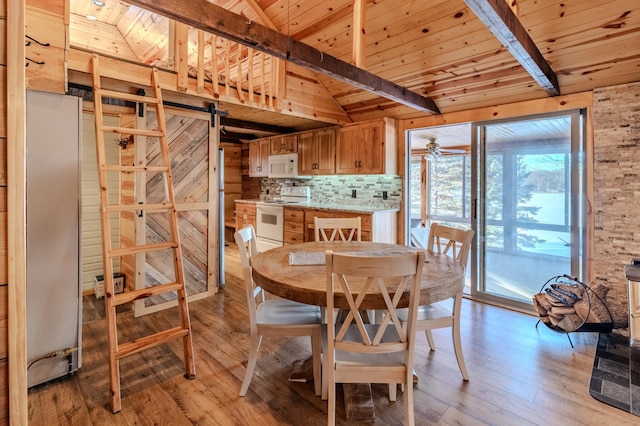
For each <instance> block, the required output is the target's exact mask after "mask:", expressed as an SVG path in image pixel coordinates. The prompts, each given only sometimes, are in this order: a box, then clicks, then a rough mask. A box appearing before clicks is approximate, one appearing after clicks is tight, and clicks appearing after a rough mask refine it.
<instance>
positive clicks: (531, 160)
mask: <svg viewBox="0 0 640 426" xmlns="http://www.w3.org/2000/svg"><path fill="white" fill-rule="evenodd" d="M583 122H584V120H583V117H582V114H581V113H580V112H579V111H576V112H566V113H562V114H556V115H540V116H535V117H524V118H519V119H517V120H509V121H491V122H479V123H467V124H461V125H454V126H442V127H434V128H426V129H414V130H411V131H409V133H408V140H409V146H410V149H411V156H410V158H411V161H410V162H409V165H408V177H409V178H408V179H407V182H408V190H407V193H408V194H410V195H409V197H410V199H409V203H408V206H409V207H408V212H410V214H408V215H407V226H408V228H409V229H410V234H411V235H410V237H411V240H412V241H415V240H416V238H413V237H414V236H415V235H420V234H422V235H423V236H424V235H426V234H427V233H428V228H429V226H430V225H431V223H433V222H438V223H442V224H445V225H448V226H453V227H459V228H465V229H468V228H471V229H474V230H475V231H476V237H475V239H474V242H473V245H472V252H471V256H470V261H469V264H468V265H467V286H466V288H465V292H466V293H468V294H470V295H472V296H473V297H474V298H477V299H481V300H485V301H488V302H491V303H495V304H499V305H504V306H509V307H512V308H516V309H520V310H525V311H532V310H533V308H532V305H531V296H532V295H533V294H535V293H537V292H538V291H539V290H540V287H541V286H542V284H544V282H545V281H546V280H547V279H548V278H549V277H552V276H555V275H562V274H570V275H573V276H575V277H578V278H579V279H582V277H584V276H586V273H585V268H586V267H585V264H586V259H585V256H584V253H586V249H585V245H586V240H585V238H584V232H585V200H586V197H585V195H584V191H585V185H584V174H585V168H584V165H583V159H584V144H583V133H584V132H583V130H582V126H583ZM433 138H435V139H436V141H437V142H438V150H439V151H440V152H439V154H438V155H429V154H430V153H431V152H432V151H433V150H432V149H431V150H430V149H428V146H427V145H428V143H429V141H430V139H433ZM425 144H427V145H425ZM425 148H427V149H425ZM420 228H422V229H420Z"/></svg>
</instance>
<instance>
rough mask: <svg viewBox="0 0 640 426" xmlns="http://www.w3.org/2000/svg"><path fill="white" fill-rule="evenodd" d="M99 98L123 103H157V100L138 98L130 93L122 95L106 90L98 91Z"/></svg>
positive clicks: (121, 93)
mask: <svg viewBox="0 0 640 426" xmlns="http://www.w3.org/2000/svg"><path fill="white" fill-rule="evenodd" d="M100 96H104V97H107V98H114V99H123V100H125V101H131V102H144V103H148V104H157V103H158V99H157V98H151V97H148V96H140V95H133V94H131V93H124V92H116V91H113V90H106V89H100Z"/></svg>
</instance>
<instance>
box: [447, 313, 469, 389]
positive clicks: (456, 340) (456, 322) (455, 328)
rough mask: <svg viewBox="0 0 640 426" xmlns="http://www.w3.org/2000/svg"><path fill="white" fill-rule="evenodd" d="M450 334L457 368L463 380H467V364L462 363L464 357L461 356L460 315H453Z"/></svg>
mask: <svg viewBox="0 0 640 426" xmlns="http://www.w3.org/2000/svg"><path fill="white" fill-rule="evenodd" d="M451 335H452V338H453V349H454V351H455V353H456V361H458V368H460V373H462V378H463V379H464V380H469V372H468V371H467V365H466V364H465V363H464V357H463V356H462V340H461V339H460V316H459V315H454V317H453V324H452V326H451Z"/></svg>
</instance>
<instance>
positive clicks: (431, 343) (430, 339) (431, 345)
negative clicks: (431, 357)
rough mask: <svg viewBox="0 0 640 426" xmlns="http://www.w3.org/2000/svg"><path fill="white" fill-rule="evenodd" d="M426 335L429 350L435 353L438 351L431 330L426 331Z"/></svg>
mask: <svg viewBox="0 0 640 426" xmlns="http://www.w3.org/2000/svg"><path fill="white" fill-rule="evenodd" d="M424 334H425V336H427V343H429V348H430V349H431V350H432V351H435V350H436V342H434V340H433V334H431V330H429V329H426V330H425V331H424Z"/></svg>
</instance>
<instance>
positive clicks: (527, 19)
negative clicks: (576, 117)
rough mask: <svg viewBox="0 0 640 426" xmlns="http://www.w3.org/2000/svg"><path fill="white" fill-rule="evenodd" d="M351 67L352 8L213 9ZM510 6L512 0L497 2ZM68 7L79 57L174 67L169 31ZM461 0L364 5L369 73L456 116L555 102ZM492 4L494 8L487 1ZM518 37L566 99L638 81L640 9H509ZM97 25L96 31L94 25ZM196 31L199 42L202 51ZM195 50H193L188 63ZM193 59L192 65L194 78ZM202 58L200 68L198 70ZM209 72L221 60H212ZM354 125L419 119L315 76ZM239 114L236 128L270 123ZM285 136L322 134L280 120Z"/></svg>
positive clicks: (122, 12)
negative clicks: (525, 39)
mask: <svg viewBox="0 0 640 426" xmlns="http://www.w3.org/2000/svg"><path fill="white" fill-rule="evenodd" d="M209 1H210V2H211V3H215V4H216V5H218V6H221V7H223V8H225V9H227V10H229V11H231V12H234V13H236V14H240V15H242V16H244V17H245V18H246V19H247V20H249V21H253V22H258V23H260V24H263V25H265V26H267V27H272V28H274V29H276V30H277V31H279V32H280V33H281V34H284V35H288V36H291V37H292V38H294V39H295V40H298V41H301V42H303V43H305V44H307V45H310V46H312V47H314V48H316V49H319V50H321V51H322V52H324V53H326V54H328V55H331V56H333V57H335V58H337V59H340V60H342V61H344V62H347V63H351V61H352V53H353V51H354V37H353V27H354V16H353V15H354V13H353V10H354V0H324V1H310V0H306V1H305V0H209ZM498 1H503V0H498ZM104 2H105V3H106V4H105V5H104V6H96V5H95V4H94V3H92V1H91V0H70V5H71V20H70V22H71V31H70V34H71V45H72V46H76V47H80V48H84V49H89V50H94V51H98V52H101V53H105V54H110V55H114V56H117V57H121V58H124V59H129V60H133V61H137V62H143V63H146V64H153V63H156V62H157V61H162V60H166V59H167V57H168V50H169V49H168V46H167V45H168V34H169V21H168V19H167V18H165V17H164V16H161V15H159V14H157V13H152V12H149V11H145V10H142V9H140V8H139V7H137V6H134V5H130V4H127V3H125V2H121V1H118V0H104ZM467 3H469V1H467V2H465V1H463V0H413V1H400V0H368V1H365V4H366V6H365V12H364V15H363V16H364V31H363V36H364V37H363V39H362V44H361V46H362V48H361V49H358V50H357V51H360V52H361V53H362V64H361V67H362V68H363V69H364V70H366V71H368V72H369V73H372V74H375V75H376V76H379V77H381V78H382V79H385V80H387V81H390V82H392V83H395V84H397V85H399V86H402V87H404V88H406V89H408V90H410V91H412V92H415V93H417V94H420V95H422V96H426V97H430V98H431V99H433V101H435V104H436V105H437V107H438V109H439V110H440V111H441V112H452V111H460V110H467V109H473V108H478V107H484V106H490V105H498V104H504V103H509V102H516V101H523V100H530V99H539V98H545V97H548V96H549V94H548V93H547V91H545V89H543V88H542V87H541V86H540V84H539V83H538V82H536V80H534V78H533V77H532V76H531V75H530V74H529V72H528V71H527V70H526V69H525V68H524V67H523V66H522V65H521V64H520V63H519V62H518V61H517V60H516V59H515V57H514V55H513V54H512V53H511V52H510V51H509V50H508V49H507V48H506V47H505V46H503V45H502V43H501V42H500V41H498V39H497V38H496V36H494V34H493V33H492V32H491V31H490V29H489V28H488V27H487V25H485V24H484V23H483V22H482V21H481V20H480V19H479V18H478V17H477V16H476V14H475V13H474V12H473V11H472V10H471V9H470V8H469V7H468V6H467ZM488 3H491V1H490V0H489V1H488ZM509 6H511V9H512V10H513V12H514V14H515V16H516V17H517V21H519V24H518V25H521V26H522V29H523V32H524V33H526V34H528V36H529V37H530V38H531V40H532V42H533V45H534V47H537V49H538V50H539V51H540V53H541V54H542V57H543V59H544V60H546V63H547V64H548V65H549V66H550V69H551V70H552V72H553V73H555V75H556V76H557V81H558V86H559V90H560V92H561V94H570V93H576V92H581V91H588V90H592V89H594V88H597V87H603V86H610V85H615V84H620V83H626V82H632V81H638V80H640V2H639V1H629V0H613V1H601V0H565V1H562V2H560V1H550V0H509ZM88 14H92V15H94V16H95V17H96V18H97V21H89V20H87V19H86V18H85V16H86V15H88ZM196 39H197V35H196V32H195V30H193V34H192V33H191V32H190V40H196ZM191 52H192V49H191V48H190V53H191ZM195 55H196V52H195V48H194V49H193V54H192V55H190V65H191V66H193V67H196V66H197V64H196V63H195ZM191 56H193V58H194V59H191ZM208 60H209V61H210V60H211V55H210V54H209V57H208ZM311 75H312V76H313V77H314V78H316V79H317V80H318V81H319V82H320V83H321V85H322V86H323V87H324V88H326V91H327V92H328V94H329V95H330V96H331V97H332V98H333V99H334V100H335V102H337V104H339V106H340V107H341V108H342V109H343V110H344V112H345V113H346V114H347V115H348V116H349V117H350V118H351V119H352V120H354V121H359V120H364V119H370V118H376V117H380V116H390V117H395V118H413V117H418V116H422V115H424V114H428V113H425V112H424V111H418V110H416V109H414V108H411V107H409V106H406V105H403V104H401V103H399V102H397V101H394V100H389V99H387V98H385V97H381V96H380V95H379V94H378V93H374V92H372V91H367V90H363V89H362V88H359V87H356V86H354V85H353V84H349V83H346V82H344V81H341V80H339V79H336V78H332V77H330V76H327V75H326V74H323V73H319V72H314V73H313V74H311ZM245 110H246V111H245V112H244V113H243V110H242V108H240V107H235V108H234V114H235V116H234V118H240V119H242V118H244V117H243V115H244V114H246V117H252V118H251V119H253V120H270V119H269V114H271V115H272V117H271V118H274V117H273V114H274V113H264V114H266V115H262V114H263V113H262V112H256V111H255V110H251V109H250V108H245ZM277 122H278V124H279V125H282V126H290V127H293V128H299V129H302V128H310V127H313V123H312V120H305V119H301V118H297V117H289V118H287V117H278V121H277Z"/></svg>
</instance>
